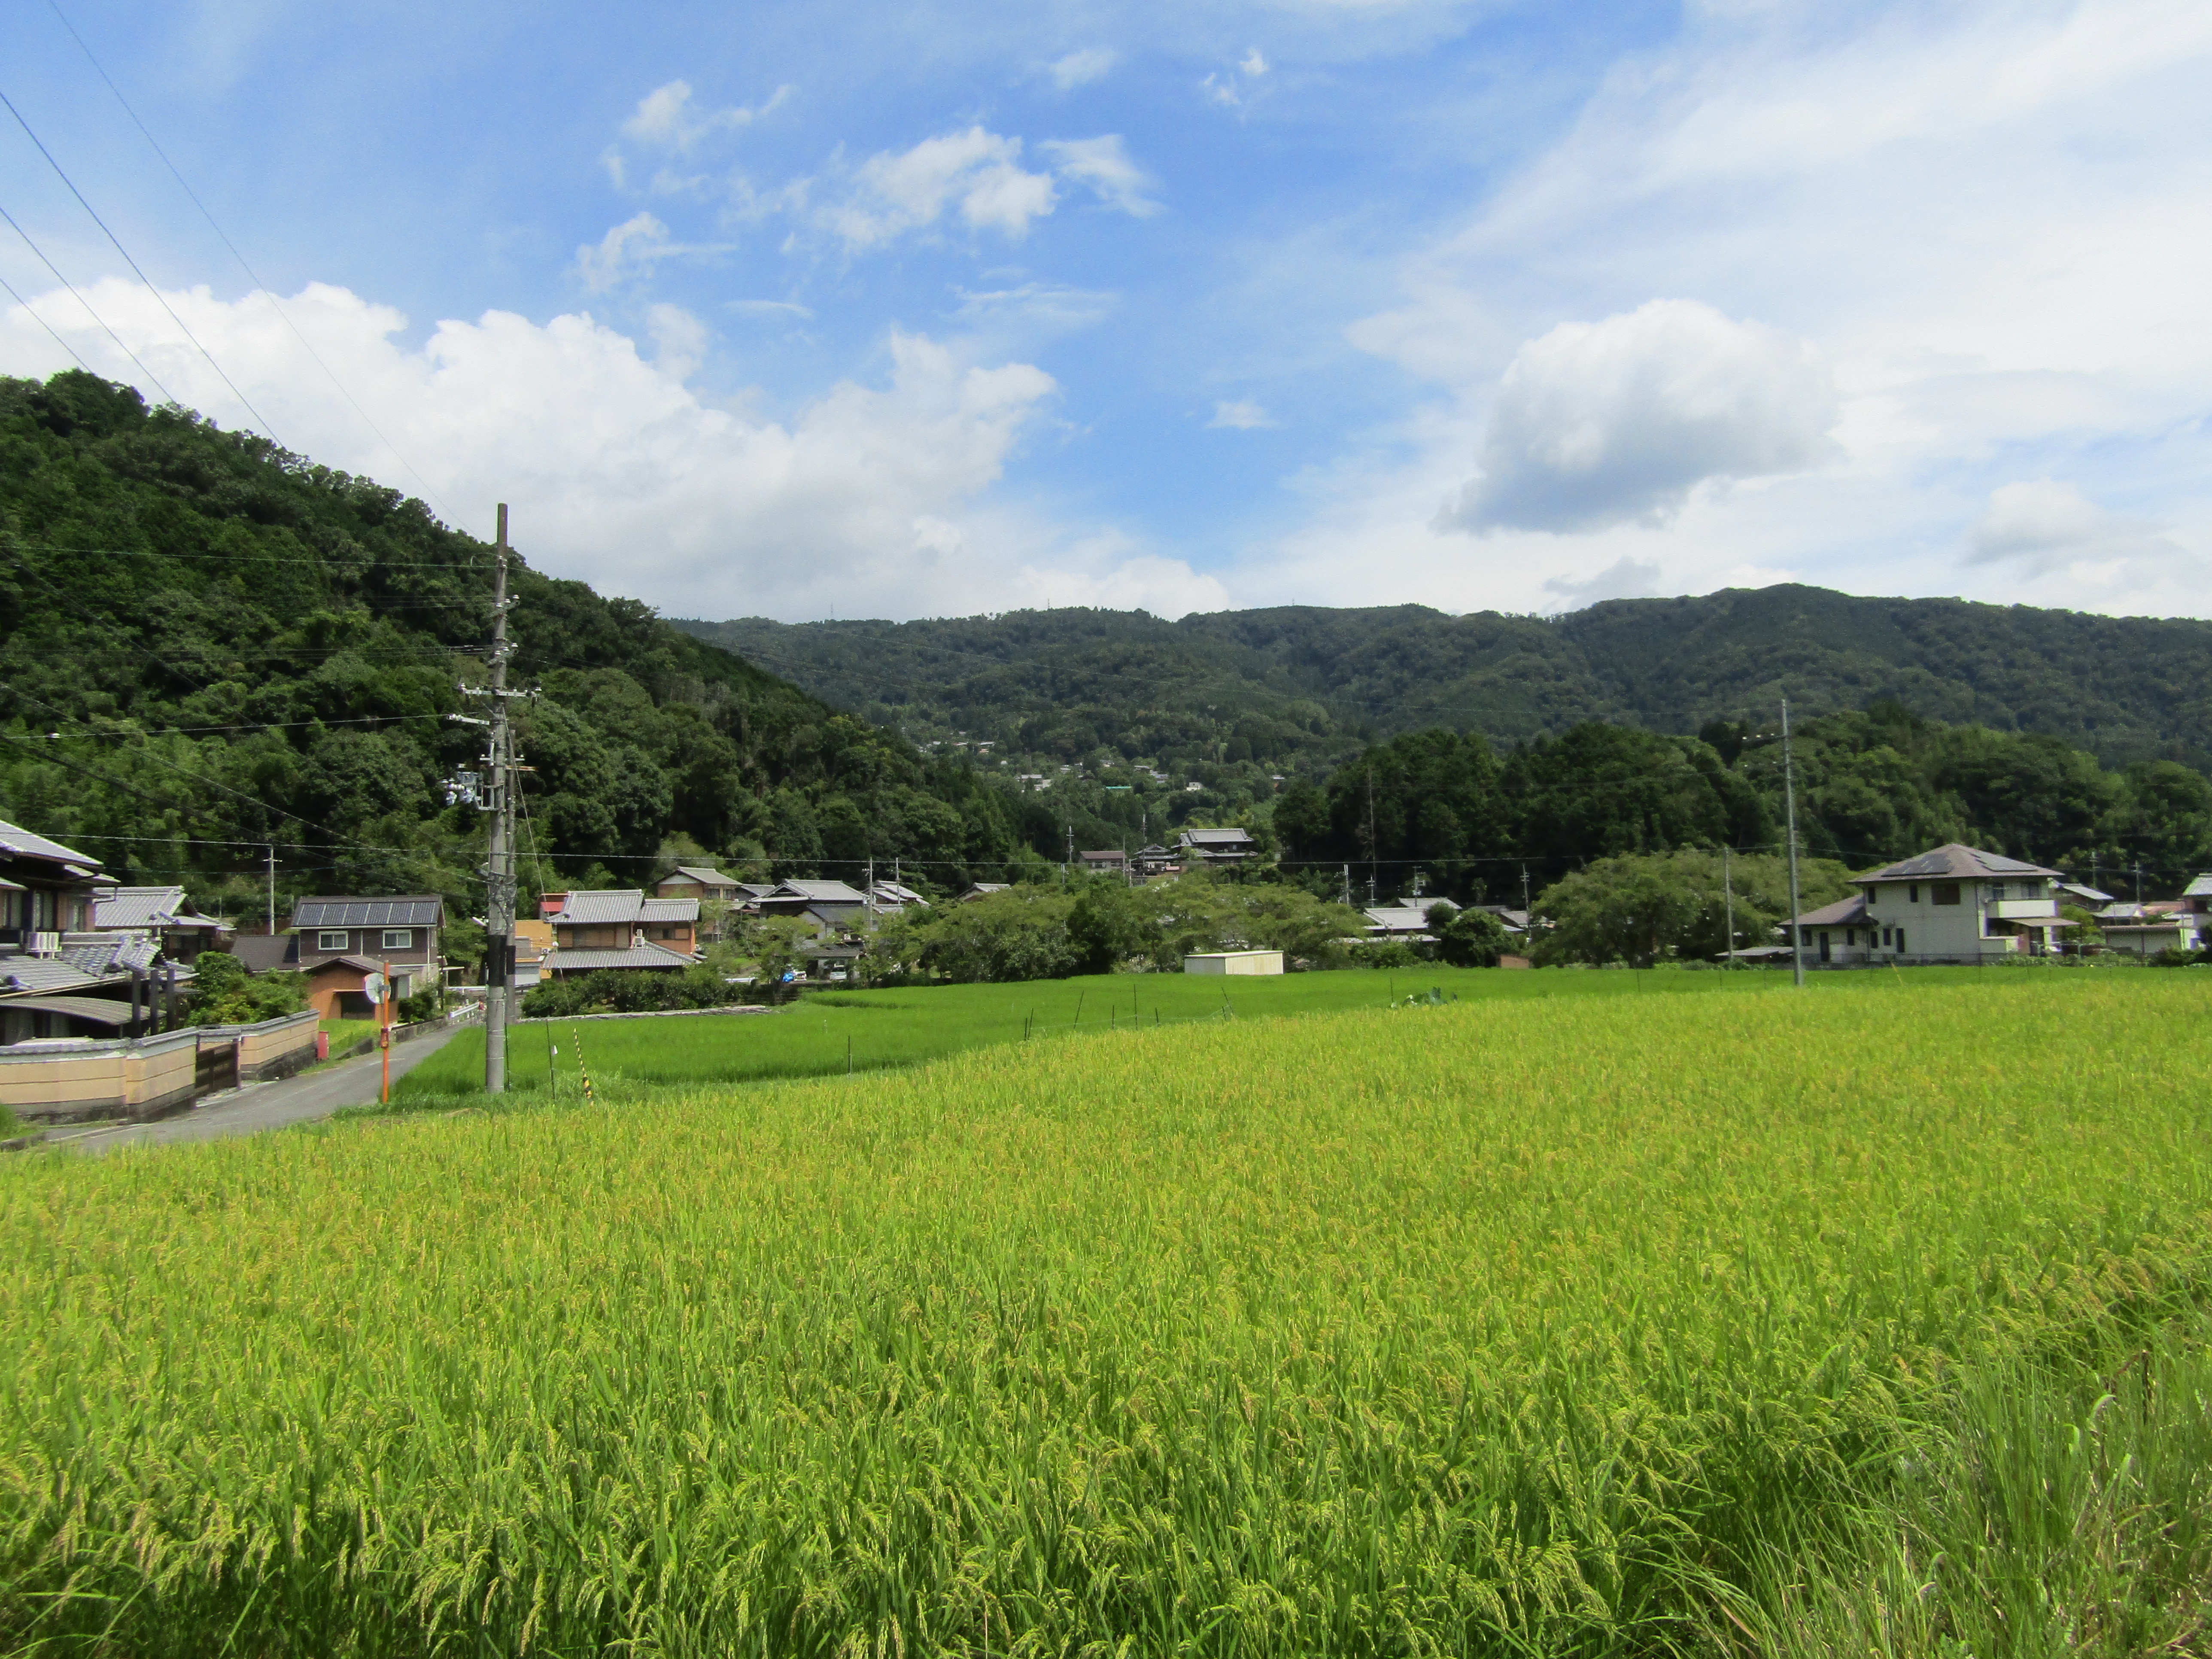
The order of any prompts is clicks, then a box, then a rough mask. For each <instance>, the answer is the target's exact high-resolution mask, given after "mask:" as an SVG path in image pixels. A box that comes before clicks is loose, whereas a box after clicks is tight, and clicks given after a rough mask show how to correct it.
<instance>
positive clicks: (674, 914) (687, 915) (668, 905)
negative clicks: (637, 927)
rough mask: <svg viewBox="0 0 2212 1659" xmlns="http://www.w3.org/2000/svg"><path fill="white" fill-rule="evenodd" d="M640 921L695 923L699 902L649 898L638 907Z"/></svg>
mask: <svg viewBox="0 0 2212 1659" xmlns="http://www.w3.org/2000/svg"><path fill="white" fill-rule="evenodd" d="M637 919H638V920H639V921H698V920H699V901H698V900H697V899H695V898H649V899H647V900H646V901H644V902H642V903H641V904H640V905H639V906H638V909H637Z"/></svg>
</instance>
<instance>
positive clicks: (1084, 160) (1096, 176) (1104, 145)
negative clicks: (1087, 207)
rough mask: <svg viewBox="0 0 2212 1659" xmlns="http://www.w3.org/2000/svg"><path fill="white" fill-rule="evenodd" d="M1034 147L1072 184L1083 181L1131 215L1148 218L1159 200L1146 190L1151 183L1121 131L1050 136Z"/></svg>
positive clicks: (1054, 169) (1078, 183)
mask: <svg viewBox="0 0 2212 1659" xmlns="http://www.w3.org/2000/svg"><path fill="white" fill-rule="evenodd" d="M1037 149H1038V150H1039V151H1040V152H1042V154H1043V155H1046V156H1048V157H1049V158H1050V159H1051V161H1052V166H1053V171H1054V172H1055V173H1058V174H1059V175H1060V177H1061V178H1062V179H1066V180H1067V181H1068V182H1070V183H1071V184H1077V185H1082V186H1083V187H1084V188H1085V190H1088V191H1090V192H1091V194H1092V195H1094V196H1096V197H1097V198H1098V199H1099V200H1100V201H1102V202H1103V203H1105V204H1106V205H1107V206H1109V207H1111V208H1119V209H1120V210H1121V211H1122V212H1124V213H1126V214H1128V215H1130V216H1132V217H1133V218H1138V219H1148V218H1150V217H1151V216H1152V215H1153V214H1155V213H1158V211H1159V210H1160V204H1158V202H1156V201H1154V200H1152V197H1150V196H1149V195H1147V194H1146V192H1147V191H1150V190H1151V189H1152V179H1151V178H1150V177H1149V176H1148V175H1147V174H1146V172H1145V170H1144V169H1143V168H1142V167H1139V166H1138V165H1137V164H1136V163H1135V162H1134V161H1131V160H1130V159H1129V149H1128V146H1127V144H1125V143H1122V142H1121V134H1120V133H1118V132H1109V133H1107V134H1105V135H1104V136H1103V137H1097V138H1049V139H1047V140H1046V141H1045V142H1044V143H1041V144H1039V145H1038V146H1037Z"/></svg>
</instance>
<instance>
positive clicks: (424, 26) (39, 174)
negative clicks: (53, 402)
mask: <svg viewBox="0 0 2212 1659" xmlns="http://www.w3.org/2000/svg"><path fill="white" fill-rule="evenodd" d="M64 17H65V18H66V20H67V24H74V26H75V27H76V30H77V32H78V33H81V34H82V38H83V40H84V41H85V43H86V44H87V45H88V46H89V47H90V49H91V52H92V54H93V55H94V57H96V58H97V59H98V61H99V64H100V67H101V68H104V69H105V70H106V72H107V73H108V75H110V76H112V78H113V80H114V82H115V83H116V85H117V86H118V87H119V88H121V90H122V92H123V94H124V95H125V97H127V98H128V99H129V100H131V104H132V106H134V107H135V108H136V110H137V113H138V115H139V116H140V117H141V118H143V120H144V122H145V124H146V125H147V127H148V128H149V129H150V130H151V131H152V133H153V135H154V137H155V138H156V139H158V140H159V142H160V143H161V146H162V147H163V148H164V149H166V150H167V152H168V155H169V157H170V159H171V160H173V161H174V162H175V163H176V165H177V167H178V168H179V171H180V172H181V173H183V175H184V177H185V179H186V180H188V181H189V183H190V184H191V187H192V188H193V189H194V190H195V191H197V193H198V194H199V196H200V197H201V198H202V199H203V200H204V202H205V203H206V204H207V205H208V207H209V208H210V210H212V212H213V216H214V218H215V220H216V222H219V223H220V225H221V226H222V230H223V231H224V232H226V233H227V234H228V236H229V237H230V238H231V240H233V241H234V242H235V243H236V244H237V245H238V246H239V248H240V249H241V250H242V251H243V252H244V253H245V254H246V258H248V259H249V260H250V261H251V263H252V266H253V268H254V270H256V272H257V273H258V276H259V277H260V278H261V279H262V281H263V282H264V283H266V284H267V290H266V291H263V290H261V289H258V287H257V285H256V284H255V283H253V282H252V281H251V280H250V279H249V278H248V277H247V276H246V273H245V272H244V270H241V269H240V265H239V264H238V262H237V261H236V260H235V259H234V258H233V257H232V255H231V254H230V252H228V250H227V249H226V248H225V246H223V243H222V240H220V238H219V237H218V236H217V234H216V232H215V231H214V230H213V229H212V228H210V225H209V223H208V222H207V221H206V220H205V219H204V218H203V217H202V216H201V215H200V214H199V212H198V210H197V209H196V208H195V207H194V206H193V205H192V204H191V201H190V200H189V199H188V198H187V197H185V195H184V193H183V191H181V190H180V189H179V185H178V184H177V182H176V180H175V179H173V177H172V176H171V175H170V173H169V172H168V171H167V168H166V167H164V166H163V165H162V163H161V161H160V159H159V158H158V157H157V156H156V155H155V153H154V151H153V150H152V149H151V148H150V147H149V144H148V143H147V142H146V140H145V139H144V138H143V137H142V136H141V135H140V134H139V132H138V131H137V129H136V128H135V127H134V126H133V125H131V122H130V120H129V119H128V118H127V117H125V115H124V113H123V112H122V110H121V108H120V107H119V106H118V104H117V103H116V102H115V100H114V99H113V97H112V95H111V94H110V93H109V91H108V90H107V88H106V86H105V85H103V84H102V82H101V81H100V76H99V73H98V71H97V70H95V69H94V64H93V63H92V61H91V59H90V58H88V57H87V55H86V53H85V52H83V51H82V50H80V48H79V46H78V45H77V43H76V40H73V39H72V38H71V35H70V32H69V28H68V27H67V24H65V23H64V21H63V20H64ZM2208 67H2212V11H2208V9H2206V8H2204V7H2203V6H2202V5H2201V3H2192V4H2183V3H2176V0H2110V3H2090V4H2037V3H2033V0H2028V3H2019V0H2015V3H2010V4H2003V5H1997V4H1989V5H1981V4H1974V3H1966V0H1954V3H1949V4H1933V5H1931V4H1925V3H1923V4H1918V5H1914V6H1910V7H1903V6H1900V7H1894V8H1892V7H1884V6H1879V5H1871V6H1859V7H1852V6H1838V5H1834V4H1821V5H1814V4H1803V5H1799V4H1794V3H1785V0H1711V3H1706V4H1699V5H1692V6H1689V7H1679V6H1673V5H1666V6H1662V5H1650V6H1632V5H1624V6H1613V7H1588V8H1581V9H1571V8H1560V7H1556V6H1542V5H1534V4H1527V5H1509V4H1455V3H1448V0H1401V3H1390V0H1345V3H1322V0H1303V3H1299V0H1283V3H1271V4H1258V5H1247V6H1239V5H1220V6H1212V7H1192V6H1182V7H1159V8H1152V9H1139V8H1135V7H1119V8H1116V7H1109V6H1105V5H1068V6H1060V7H1051V6H1042V5H1029V6H1021V7H1013V6H1008V7H1004V8H993V7H987V6H980V5H963V6H947V5H919V6H917V5H896V6H894V5H884V4H871V3H864V0H840V3H826V4H825V3H820V0H815V3H809V4H805V5H797V4H792V5H759V6H754V7H750V8H746V9H731V8H728V7H708V6H684V5H665V6H650V7H637V8H631V9H612V8H604V7H571V8H564V7H559V6H547V7H539V8H533V9H512V10H508V11H504V12H502V11H497V10H495V9H491V8H484V7H475V8H470V7H453V6H446V7H430V6H419V5H412V4H386V5H364V6H358V7H351V8H343V9H341V8H329V7H306V6H295V5H291V4H287V3H280V0H236V3H214V0H210V3H202V4H198V5H197V6H195V5H181V6H175V7H167V8H155V7H148V6H132V5H125V4H117V3H108V0H60V5H59V9H58V10H57V9H55V8H54V7H52V6H50V5H48V4H46V3H45V0H31V3H26V4H24V5H21V6H18V7H15V8H13V9H10V10H9V12H8V14H7V15H6V16H5V18H4V19H0V91H5V92H6V93H7V94H8V96H9V98H10V99H11V100H13V101H14V102H15V106H16V107H17V108H18V109H19V110H20V111H21V114H22V116H23V117H24V118H25V119H26V120H27V122H28V124H29V125H30V127H31V128H32V129H33V130H34V131H36V133H37V134H38V136H39V137H40V138H41V139H43V140H44V141H45V142H46V145H47V147H48V148H49V149H51V150H52V152H53V155H55V157H56V158H57V159H58V161H60V163H61V165H62V167H64V169H65V170H66V171H67V172H68V173H69V175H70V178H71V179H73V180H74V181H75V182H76V185H77V186H78V188H79V189H81V190H82V191H83V193H84V195H85V196H86V197H88V200H89V201H90V203H91V204H92V205H93V207H94V208H95V209H97V210H99V212H100V215H101V216H102V217H104V218H105V219H106V221H107V222H108V224H109V225H110V226H111V227H112V228H113V229H114V230H115V231H116V232H117V233H118V236H119V238H120V240H122V242H123V244H124V245H125V246H126V247H127V248H128V249H129V250H130V252H131V255H132V256H134V257H135V258H136V259H137V263H138V264H139V266H140V267H141V268H143V271H144V273H145V275H146V276H148V277H149V278H150V279H151V282H152V283H153V285H154V287H155V289H159V290H161V294H160V295H158V296H157V295H155V294H154V293H152V292H149V289H147V288H146V287H145V286H144V285H143V284H141V283H139V282H138V281H137V278H136V277H135V276H133V275H132V273H131V270H130V269H129V267H128V266H127V265H126V264H125V261H124V260H123V258H121V256H120V255H118V252H117V251H116V250H115V248H114V247H113V246H112V245H111V244H110V243H109V242H108V241H107V240H106V238H105V237H104V236H103V235H102V234H101V233H100V230H99V228H98V227H97V226H95V225H94V223H93V222H92V221H91V220H90V218H89V217H88V216H87V214H86V212H85V210H84V209H83V208H82V207H81V206H80V205H79V204H77V202H76V200H75V199H74V198H73V197H71V196H70V193H69V192H68V191H67V190H66V189H65V188H64V185H63V184H62V183H61V181H60V180H59V179H58V178H57V177H56V176H55V175H54V173H52V171H51V170H50V169H49V168H48V167H47V165H46V161H45V160H44V159H43V158H42V157H41V156H40V154H39V152H38V150H37V149H35V148H34V147H33V143H32V141H31V139H30V138H29V137H27V135H26V133H25V132H24V131H23V130H22V128H21V126H19V125H16V124H15V122H14V121H13V120H11V119H9V118H7V116H6V114H5V112H0V207H4V208H6V210H8V212H9V214H10V215H11V216H14V217H15V220H16V221H17V222H19V223H20V224H21V226H22V228H24V230H25V231H27V232H28V233H29V235H30V237H31V239H32V240H34V241H35V242H36V243H37V245H38V247H39V248H40V249H41V250H43V251H44V253H45V255H46V257H47V258H51V259H52V262H53V264H54V265H55V266H56V267H58V269H59V270H61V272H62V273H63V275H64V276H66V277H68V278H69V279H70V282H71V283H74V284H75V285H76V288H77V289H78V290H79V293H80V294H81V295H82V299H80V298H79V297H78V295H72V294H71V293H70V291H69V290H68V289H65V288H64V287H62V286H61V285H60V284H59V283H57V282H56V280H55V279H54V277H53V276H52V274H51V273H50V272H49V271H48V270H47V269H46V265H45V264H44V263H43V262H42V261H41V260H40V258H38V257H37V256H36V255H35V254H34V253H33V252H32V250H31V248H30V247H29V246H27V245H26V244H25V243H24V242H23V241H21V240H18V239H17V238H16V237H15V234H14V233H13V232H10V231H9V230H7V229H6V228H4V226H0V276H4V277H5V279H6V280H7V282H8V283H9V285H10V286H11V287H12V288H13V289H15V292H16V293H17V294H19V295H21V296H23V299H24V301H26V302H27V304H25V305H19V304H17V303H16V302H15V301H13V300H9V299H8V298H7V297H6V296H5V295H0V370H4V371H6V372H12V373H18V374H24V373H33V374H43V373H46V372H50V371H51V370H52V369H53V368H57V367H59V366H62V365H63V364H65V363H66V362H69V361H70V356H69V353H70V351H71V350H74V351H75V352H76V354H77V355H78V356H81V357H82V358H83V359H84V360H85V361H86V362H89V363H91V364H92V365H93V366H94V367H95V368H100V370H101V371H102V372H106V373H111V374H117V375H118V377H125V378H131V379H133V380H139V381H140V382H141V383H142V384H143V385H144V386H145V387H146V389H147V390H148V392H149V394H150V395H155V396H158V395H159V392H158V391H157V390H156V388H155V385H154V384H153V377H158V379H159V380H160V382H161V386H163V387H166V388H167V390H168V391H170V392H173V393H174V394H175V395H176V396H178V397H179V398H182V399H184V400H185V401H186V402H189V403H191V404H194V405H195V406H196V407H198V408H200V409H202V410H204V411H205V412H206V413H208V414H209V415H210V416H214V417H215V418H216V419H217V420H219V421H222V422H224V423H225V424H249V423H253V421H252V416H250V415H249V414H248V413H247V412H246V409H245V408H244V407H242V406H241V404H240V398H239V397H238V396H236V395H234V392H233V391H232V387H233V386H235V387H236V388H237V391H238V392H239V393H241V394H242V395H243V398H244V399H245V401H246V403H249V404H251V405H252V408H253V409H254V410H258V411H259V413H260V415H261V416H264V417H265V421H266V424H267V425H268V426H269V427H270V429H271V430H272V431H273V432H274V433H275V435H276V436H277V437H278V438H279V439H280V440H281V441H283V442H285V443H286V444H287V445H289V447H293V448H295V449H297V450H300V451H302V452H304V453H309V454H312V455H313V456H314V457H315V458H317V459H323V460H327V461H329V462H331V463H332V464H334V465H342V466H345V467H347V468H349V469H350V470H355V471H365V472H370V473H374V474H375V475H376V476H378V477H381V478H383V479H385V480H386V482H388V483H393V484H395V485H397V486H398V487H400V488H403V489H409V490H410V492H416V493H428V495H430V496H431V498H432V499H433V501H434V503H435V504H436V505H437V506H438V507H440V508H441V511H443V512H444V513H446V514H447V516H448V517H449V518H451V519H452V520H453V521H455V522H457V523H459V524H462V525H464V526H466V527H468V528H471V529H472V530H476V531H477V532H484V531H486V530H488V529H489V520H490V506H491V503H492V502H493V501H496V500H499V499H505V500H507V501H510V502H511V503H513V514H514V523H515V529H516V538H517V540H518V542H519V544H520V545H522V546H523V547H524V549H525V550H526V552H528V553H529V554H530V555H531V556H532V558H533V560H534V561H535V562H538V563H540V564H542V565H544V566H545V567H547V568H551V569H554V570H556V571H557V572H559V573H561V574H569V575H576V576H581V577H584V578H586V579H588V580H592V581H593V582H594V583H595V584H596V585H598V586H600V587H601V588H603V589H605V590H607V591H612V592H629V593H634V594H635V595H637V596H638V597H641V598H643V599H647V600H649V601H651V602H652V603H653V604H655V605H659V606H660V607H661V608H662V609H663V610H664V611H667V612H669V613H671V614H703V615H708V616H728V615H744V614H756V613H758V614H768V615H773V616H779V617H790V618H800V617H819V616H826V615H829V614H832V613H833V612H834V613H835V614H837V615H841V616H851V615H883V616H899V617H904V616H912V615H923V614H963V613H967V612H972V611H997V610H1005V609H1011V608H1014V607H1017V606H1020V605H1044V604H1062V605H1065V604H1105V605H1145V606H1146V607H1147V608H1150V609H1152V610H1154V611H1160V612H1163V613H1164V614H1170V615H1173V614H1179V613H1181V612H1182V611H1187V610H1191V609H1205V610H1212V609H1218V608H1223V607H1225V606H1229V605H1264V604H1280V603H1292V602H1304V603H1319V604H1332V605H1352V604H1374V603H1397V602H1402V601H1407V600H1419V601H1422V602H1425V603H1428V604H1432V605H1437V606H1439V607H1440V608H1443V609H1446V610H1450V611H1466V610H1474V609H1481V608H1498V609H1504V610H1510V611H1553V610H1559V609H1561V608H1565V607H1570V606H1572V605H1579V604H1584V603H1588V602H1589V601H1590V600H1592V599H1601V598H1606V597H1609V596H1613V595H1617V594H1647V593H1676V592H1704V591H1708V590H1710V589H1712V588H1714V587H1718V586H1756V585H1762V584H1764V583H1766V582H1771V581H1775V580H1808V581H1814V582H1820V583H1822V584H1825V585H1827V586H1837V587H1842V588H1844V589H1847V590H1850V591H1853V592H1883V593H1888V592H1894V593H1911V594H1923V593H1961V594H1966V595H1968V596H1970V597H1974V598H1980V599H1995V600H2003V601H2020V602H2026V603H2033V604H2042V605H2069V606H2078V607H2081V608H2087V609H2096V610H2104V611H2128V612H2150V613H2157V614H2191V615H2208V614H2212V568H2208V564H2207V561H2206V555H2207V553H2208V551H2212V510H2208V505H2209V504H2212V490H2208V489H2207V487H2206V486H2205V484H2204V483H2203V479H2204V478H2206V477H2208V476H2209V475H2208V470H2207V467H2206V465H2205V463H2206V461H2207V459H2209V458H2208V455H2207V453H2206V452H2207V448H2208V444H2207V432H2206V426H2205V408H2206V403H2207V398H2206V386H2207V376H2208V374H2212V320H2208V319H2207V317H2206V314H2205V312H2206V307H2205V306H2204V304H2203V298H2202V296H2203V294H2204V293H2206V292H2208V291H2212V284H2208V282H2207V279H2208V277H2212V228H2208V227H2212V213H2208V211H2207V210H2208V209H2212V166H2208V163H2212V100H2205V99H2204V98H2203V96H2202V88H2203V85H2204V84H2205V81H2206V71H2207V69H2208ZM50 329H51V330H52V332H49V330H50ZM111 329H112V331H113V333H114V335H115V336H116V337H119V339H120V340H121V341H122V342H123V343H125V344H126V345H128V346H129V347H130V348H131V350H132V351H133V352H135V353H136V354H137V359H138V362H137V363H133V362H131V361H130V360H129V359H128V358H126V357H125V356H124V354H123V352H122V351H121V350H120V349H118V346H117V345H116V343H114V341H113V340H112V339H111V338H110V336H109V333H108V332H107V331H108V330H111ZM185 329H189V331H190V333H191V336H192V337H196V338H197V342H198V344H199V346H204V347H205V348H206V351H205V352H204V353H203V352H202V351H201V350H200V349H198V347H197V346H195V345H194V344H193V343H192V342H191V340H190V339H188V338H186V337H185V334H184V332H182V331H183V330H185ZM57 335H58V336H59V337H60V339H59V340H57V339H56V337H55V336H57ZM303 337H304V339H305V340H306V341H308V342H312V343H313V353H311V352H310V351H309V350H308V349H307V346H306V345H304V344H303V343H302V339H303ZM318 357H319V359H320V361H319V362H318V361H317V358H318ZM140 365H143V370H142V368H141V367H140ZM217 365H219V366H220V373H219V372H218V368H217Z"/></svg>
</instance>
